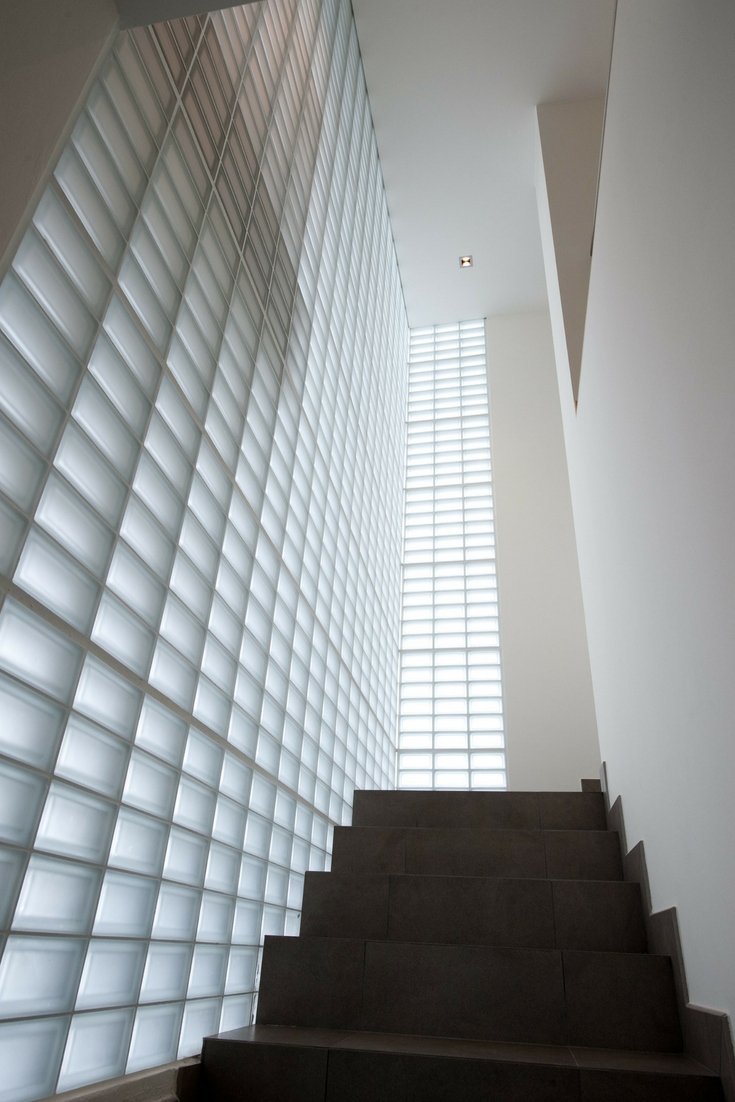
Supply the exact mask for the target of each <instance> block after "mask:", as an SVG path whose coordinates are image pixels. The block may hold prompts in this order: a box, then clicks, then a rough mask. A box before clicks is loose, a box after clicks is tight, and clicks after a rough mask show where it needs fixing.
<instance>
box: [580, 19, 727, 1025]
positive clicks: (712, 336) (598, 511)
mask: <svg viewBox="0 0 735 1102" xmlns="http://www.w3.org/2000/svg"><path fill="white" fill-rule="evenodd" d="M733 56H735V8H734V7H733V5H732V4H731V3H730V2H729V0H701V2H700V3H697V4H692V3H690V2H689V0H647V3H645V4H640V3H638V2H637V0H620V4H619V8H618V17H617V32H616V39H615V45H614V52H613V65H612V75H611V86H610V94H609V101H608V113H607V123H606V133H605V146H604V152H603V160H602V174H601V185H600V195H599V206H598V215H597V227H596V233H595V247H594V255H593V260H592V270H591V277H590V291H589V308H588V316H587V325H586V333H585V346H584V354H583V363H582V376H581V386H580V394H579V409H578V414H577V417H576V420H575V416H574V409H573V403H572V398H571V390H570V386H569V383H568V379H566V380H565V379H564V378H563V377H562V374H560V389H561V394H562V410H563V416H564V420H565V425H566V432H567V447H568V458H569V465H570V476H571V485H572V494H573V503H574V513H575V517H576V522H577V532H578V548H579V556H580V567H581V575H582V585H583V592H584V600H585V609H586V617H587V630H588V636H589V643H590V655H591V664H592V674H593V682H594V688H595V700H596V705H597V717H598V724H599V733H600V744H601V749H602V756H603V758H604V759H606V760H607V762H608V776H609V783H610V788H611V797H612V798H613V799H614V798H615V797H616V796H617V795H619V794H622V799H623V806H624V811H625V821H626V828H627V832H628V843H629V845H631V846H632V845H633V844H635V843H636V842H638V841H639V840H640V839H643V840H644V841H645V846H646V857H647V860H648V867H649V873H650V878H651V887H652V892H653V904H654V908H655V909H660V908H665V907H669V906H672V905H675V906H676V907H677V909H678V914H679V922H680V928H681V936H682V944H683V951H684V960H685V964H686V968H687V974H688V979H689V987H690V998H691V1001H692V1002H694V1003H698V1004H700V1005H704V1006H707V1007H711V1008H713V1009H717V1010H723V1011H728V1012H730V1014H732V1013H733V1012H735V971H734V970H733V968H732V963H731V962H732V960H733V955H734V954H735V927H733V921H732V916H733V907H734V905H735V862H734V861H733V856H732V854H733V836H734V835H735V801H734V800H733V795H732V786H733V777H734V776H735V738H734V737H733V717H734V716H735V677H734V676H733V670H734V669H735V632H734V631H733V625H735V586H734V585H733V547H734V546H735V478H734V477H733V472H734V471H735V431H734V429H733V426H734V425H735V371H734V370H733V366H734V365H733V349H735V311H734V310H733V308H732V295H733V287H734V286H735V188H733V180H735V131H734V130H733V114H734V112H735V66H733V62H732V59H733Z"/></svg>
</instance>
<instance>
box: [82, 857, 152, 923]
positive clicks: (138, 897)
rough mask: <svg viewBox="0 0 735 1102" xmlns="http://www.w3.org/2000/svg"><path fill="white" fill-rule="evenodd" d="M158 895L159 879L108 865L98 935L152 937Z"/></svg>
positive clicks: (98, 911)
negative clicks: (118, 870)
mask: <svg viewBox="0 0 735 1102" xmlns="http://www.w3.org/2000/svg"><path fill="white" fill-rule="evenodd" d="M157 895H158V883H157V882H156V881H155V880H149V879H148V878H147V877H144V876H130V875H129V874H128V873H124V872H113V871H112V870H111V869H108V870H107V872H106V873H105V879H104V882H103V884H102V891H101V892H100V897H99V904H98V906H97V917H96V918H95V920H94V929H93V931H92V932H93V933H94V934H95V935H96V936H98V937H100V936H102V937H111V936H112V937H115V936H117V937H143V938H145V937H148V936H149V934H150V930H151V923H152V922H153V912H154V909H155V906H156V898H157Z"/></svg>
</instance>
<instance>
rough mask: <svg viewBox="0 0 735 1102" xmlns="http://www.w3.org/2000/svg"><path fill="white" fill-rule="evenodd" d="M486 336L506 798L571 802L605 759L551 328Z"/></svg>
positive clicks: (510, 321) (503, 326)
mask: <svg viewBox="0 0 735 1102" xmlns="http://www.w3.org/2000/svg"><path fill="white" fill-rule="evenodd" d="M486 333H487V361H488V379H489V387H490V418H491V435H492V454H493V487H494V493H495V508H496V518H497V523H496V540H497V559H498V588H499V593H500V631H501V648H502V650H501V660H502V668H503V697H504V710H505V720H506V730H507V740H506V741H507V747H508V749H507V755H508V787H509V788H511V789H514V790H516V791H518V790H523V789H525V790H531V791H539V790H540V791H543V790H547V791H548V790H552V791H554V790H558V791H565V790H572V791H573V790H576V789H578V788H579V782H580V779H581V778H582V777H596V776H597V773H598V771H599V768H600V756H599V747H598V743H597V729H596V723H595V708H594V701H593V696H592V682H591V677H590V667H589V656H588V652H587V639H586V634H585V626H584V612H583V607H582V593H581V588H580V580H579V567H578V564H577V551H576V546H575V537H574V525H573V521H572V508H571V498H570V492H569V478H568V474H567V464H566V456H565V452H564V436H563V432H562V422H561V410H560V405H559V392H558V387H557V383H556V369H555V360H554V347H553V342H552V335H551V324H550V321H549V315H548V314H547V313H533V314H515V315H509V316H506V317H495V318H489V319H488V320H487V322H486Z"/></svg>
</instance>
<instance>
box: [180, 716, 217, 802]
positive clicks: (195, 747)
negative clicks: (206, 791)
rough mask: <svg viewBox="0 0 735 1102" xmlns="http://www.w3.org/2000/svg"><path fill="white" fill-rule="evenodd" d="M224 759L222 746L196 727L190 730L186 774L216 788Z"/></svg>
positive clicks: (185, 761)
mask: <svg viewBox="0 0 735 1102" xmlns="http://www.w3.org/2000/svg"><path fill="white" fill-rule="evenodd" d="M222 757H223V750H222V747H221V746H218V745H217V743H216V742H214V740H213V739H211V738H209V736H208V735H205V734H204V733H203V732H202V731H197V729H196V727H190V728H189V738H188V739H187V743H186V753H185V754H184V770H185V772H187V773H191V774H192V775H193V776H195V777H199V778H200V779H201V780H203V781H205V782H206V783H207V784H209V785H211V786H212V787H213V788H216V787H217V784H218V782H219V778H220V773H221V771H222Z"/></svg>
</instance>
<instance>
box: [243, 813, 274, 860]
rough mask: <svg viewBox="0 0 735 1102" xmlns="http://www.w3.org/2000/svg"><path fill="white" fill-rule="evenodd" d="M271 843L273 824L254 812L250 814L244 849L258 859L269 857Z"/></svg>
mask: <svg viewBox="0 0 735 1102" xmlns="http://www.w3.org/2000/svg"><path fill="white" fill-rule="evenodd" d="M270 842H271V824H270V823H269V822H268V821H267V820H266V819H262V818H261V817H260V816H259V815H255V814H254V813H253V812H252V811H251V812H249V813H248V821H247V826H246V827H245V843H244V848H245V849H246V850H247V851H248V853H252V854H254V855H255V856H256V857H267V856H268V854H269V852H270Z"/></svg>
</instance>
